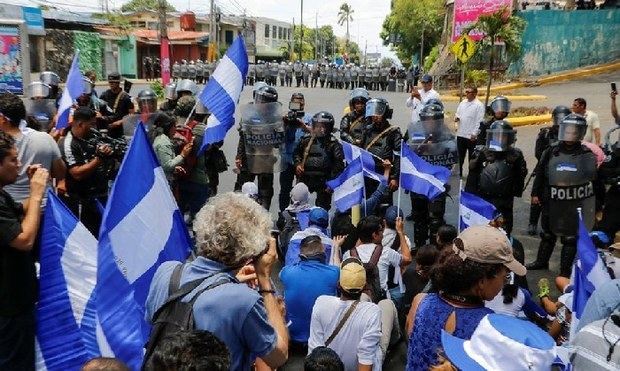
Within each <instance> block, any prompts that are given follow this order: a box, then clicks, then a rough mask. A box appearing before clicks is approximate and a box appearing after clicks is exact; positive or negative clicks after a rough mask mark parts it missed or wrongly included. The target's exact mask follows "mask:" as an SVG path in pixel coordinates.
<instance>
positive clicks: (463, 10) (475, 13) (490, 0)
mask: <svg viewBox="0 0 620 371" xmlns="http://www.w3.org/2000/svg"><path fill="white" fill-rule="evenodd" d="M502 7H508V8H509V9H510V8H511V7H512V0H454V26H453V28H452V42H453V43H454V42H456V41H457V40H458V38H459V36H461V33H462V32H463V29H464V28H465V27H467V26H469V25H470V24H472V23H476V21H477V20H478V17H479V16H480V15H481V14H487V13H493V12H495V11H497V10H499V9H501V8H502ZM469 36H470V37H471V38H472V40H474V41H478V40H480V39H481V38H482V36H483V35H482V33H480V32H478V31H477V30H472V31H471V32H470V33H469Z"/></svg>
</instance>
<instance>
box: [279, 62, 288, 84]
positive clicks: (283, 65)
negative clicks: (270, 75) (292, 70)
mask: <svg viewBox="0 0 620 371" xmlns="http://www.w3.org/2000/svg"><path fill="white" fill-rule="evenodd" d="M278 77H279V79H280V86H284V84H285V83H286V81H285V80H286V62H281V63H280V66H279V67H278Z"/></svg>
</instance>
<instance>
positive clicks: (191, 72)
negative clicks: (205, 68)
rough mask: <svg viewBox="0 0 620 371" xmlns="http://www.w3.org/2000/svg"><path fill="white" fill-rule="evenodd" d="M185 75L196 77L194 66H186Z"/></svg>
mask: <svg viewBox="0 0 620 371" xmlns="http://www.w3.org/2000/svg"><path fill="white" fill-rule="evenodd" d="M187 73H188V74H189V76H196V66H194V65H192V64H190V65H189V66H187Z"/></svg>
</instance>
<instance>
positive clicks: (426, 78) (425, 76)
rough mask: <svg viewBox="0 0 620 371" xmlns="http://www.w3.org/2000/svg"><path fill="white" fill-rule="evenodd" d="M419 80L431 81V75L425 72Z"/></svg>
mask: <svg viewBox="0 0 620 371" xmlns="http://www.w3.org/2000/svg"><path fill="white" fill-rule="evenodd" d="M420 81H422V82H433V76H431V75H429V74H428V73H425V74H424V75H423V76H422V78H421V79H420Z"/></svg>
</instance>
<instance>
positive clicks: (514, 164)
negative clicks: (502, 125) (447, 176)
mask: <svg viewBox="0 0 620 371" xmlns="http://www.w3.org/2000/svg"><path fill="white" fill-rule="evenodd" d="M526 175H527V165H526V162H525V158H524V157H523V153H522V152H521V150H520V149H518V148H508V149H507V150H506V151H503V152H494V151H490V150H489V149H488V148H484V149H483V150H482V151H480V152H478V153H477V155H476V156H475V157H474V158H473V159H472V160H471V161H470V163H469V175H468V176H467V183H466V186H465V190H466V191H467V192H470V193H473V194H476V195H478V196H480V197H482V198H483V199H485V200H486V201H488V202H490V203H492V204H493V205H494V206H495V208H496V209H497V211H499V212H500V213H501V214H502V216H503V217H504V229H505V230H506V233H508V235H510V234H511V233H512V225H513V204H514V197H521V195H522V194H523V184H524V182H525V176H526Z"/></svg>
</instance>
